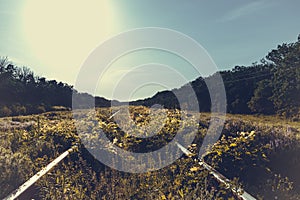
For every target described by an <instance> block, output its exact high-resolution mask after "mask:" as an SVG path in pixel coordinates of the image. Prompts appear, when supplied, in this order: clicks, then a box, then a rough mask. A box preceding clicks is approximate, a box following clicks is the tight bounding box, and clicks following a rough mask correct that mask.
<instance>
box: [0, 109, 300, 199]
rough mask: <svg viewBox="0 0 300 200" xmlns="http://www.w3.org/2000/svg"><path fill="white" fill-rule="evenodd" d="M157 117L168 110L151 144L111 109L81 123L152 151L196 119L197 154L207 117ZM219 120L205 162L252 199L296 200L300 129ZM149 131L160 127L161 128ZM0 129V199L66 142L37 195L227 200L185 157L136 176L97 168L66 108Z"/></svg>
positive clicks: (266, 120) (145, 116) (142, 112)
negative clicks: (183, 122) (217, 132)
mask: <svg viewBox="0 0 300 200" xmlns="http://www.w3.org/2000/svg"><path fill="white" fill-rule="evenodd" d="M163 112H166V113H168V115H167V119H166V124H165V125H164V126H163V128H161V129H160V131H159V132H158V133H157V134H158V136H154V137H155V138H156V140H155V141H156V142H154V143H153V142H151V141H150V140H147V139H141V138H136V137H133V136H131V135H130V134H132V133H130V132H124V131H122V129H120V128H118V125H117V124H115V122H114V121H113V119H109V116H110V115H111V113H112V111H111V110H110V109H108V108H101V109H98V110H97V115H96V122H97V123H95V121H92V123H89V121H86V122H83V123H82V124H81V125H82V126H83V128H86V129H87V130H89V131H90V132H91V133H93V134H97V130H99V128H101V129H102V130H104V131H105V133H106V134H107V136H108V138H110V139H111V141H112V142H114V144H115V145H117V146H119V147H120V148H123V149H124V150H133V151H137V152H143V151H147V149H148V150H151V149H156V148H158V147H160V146H161V145H164V144H165V143H167V142H168V141H169V140H170V139H172V138H173V136H174V134H176V132H177V131H178V130H177V129H176V124H177V123H178V122H180V121H181V118H180V117H179V116H180V114H183V115H187V116H188V117H189V118H195V119H199V120H200V122H199V123H198V126H199V129H198V130H197V134H196V138H195V139H194V142H193V145H191V147H190V150H191V151H193V152H195V153H197V152H198V150H199V147H200V146H201V143H202V140H203V136H204V135H205V133H206V131H207V126H208V125H209V119H210V114H208V113H207V114H206V113H201V114H199V113H181V112H182V111H179V110H168V111H167V110H163ZM130 113H131V117H132V119H133V120H134V121H135V123H136V124H137V125H142V124H147V123H150V121H149V109H148V108H146V107H131V108H130ZM87 117H88V118H89V117H90V116H87ZM227 117H228V118H227V120H226V123H225V128H224V130H223V133H222V136H221V137H220V140H219V141H218V142H217V143H216V144H215V145H214V146H213V148H212V149H211V151H209V152H208V153H207V154H206V156H205V160H206V162H208V163H209V164H211V165H212V166H215V167H216V168H217V169H218V170H219V171H220V172H222V173H223V174H224V175H225V176H227V177H228V178H230V179H231V180H233V181H234V182H235V183H236V185H240V184H242V185H243V187H244V188H245V189H246V190H247V191H248V192H250V193H251V194H253V195H254V196H256V197H258V198H264V199H274V198H277V199H299V198H300V193H299V191H300V188H299V185H300V177H299V174H298V169H299V167H300V159H299V156H298V155H299V153H300V141H299V131H300V124H299V123H298V122H289V121H283V120H280V119H279V118H278V119H277V118H275V117H256V118H254V119H253V116H245V115H243V116H236V115H229V116H227ZM188 121H193V120H188ZM273 122H274V123H273ZM188 123H189V122H188ZM152 126H156V127H160V126H161V123H155V124H152ZM185 127H187V128H188V126H185ZM154 128H155V127H154ZM0 129H1V131H0V137H1V140H0V148H1V151H0V153H1V155H0V171H1V177H0V188H1V191H0V198H3V197H5V196H6V195H7V194H8V193H9V192H11V191H12V190H13V189H16V188H17V187H18V186H19V185H20V184H21V183H23V182H24V181H25V180H27V179H28V178H29V177H31V176H32V175H34V174H35V173H36V172H37V171H39V170H40V169H41V168H42V167H44V166H46V165H47V164H48V163H49V162H51V160H53V159H54V158H56V157H57V156H58V155H59V154H61V153H62V152H63V151H65V150H67V149H68V148H69V147H71V146H73V145H78V146H79V148H78V151H77V152H75V153H73V154H71V155H70V156H69V157H68V158H67V159H66V160H64V161H63V162H62V163H60V164H59V165H58V166H56V167H55V168H54V169H53V170H52V171H51V172H50V173H49V174H48V175H46V176H44V177H43V178H42V179H41V180H39V181H38V182H37V184H36V186H37V188H38V189H37V190H36V192H37V193H38V198H43V199H230V198H232V199H234V198H235V196H234V195H233V194H232V193H231V192H230V190H229V189H228V188H226V187H225V186H223V185H220V184H219V183H218V182H216V181H215V180H214V179H213V178H212V177H211V175H210V174H208V172H207V171H206V170H203V169H202V168H201V167H200V166H199V165H198V164H197V163H196V162H194V160H193V159H191V158H188V157H185V156H182V157H181V158H180V159H178V160H177V161H176V162H174V163H173V164H171V165H169V166H167V167H165V168H163V169H160V170H158V171H153V172H148V173H142V174H130V173H124V172H119V171H116V170H114V169H111V168H109V167H106V166H104V165H103V164H101V163H99V162H98V161H97V160H95V159H94V158H93V156H91V154H90V153H89V152H88V151H87V150H86V149H85V147H84V146H83V145H82V144H81V141H80V138H79V137H78V135H77V134H76V130H75V126H74V121H73V119H72V114H71V113H70V112H67V111H62V112H50V113H45V114H41V115H32V116H24V117H13V118H11V117H10V118H2V119H1V123H0ZM136 131H137V130H136ZM92 139H93V137H91V140H92ZM141 143H142V144H143V145H140V144H141ZM145 148H146V149H145ZM283 160H284V162H282V161H283Z"/></svg>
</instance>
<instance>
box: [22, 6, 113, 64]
mask: <svg viewBox="0 0 300 200" xmlns="http://www.w3.org/2000/svg"><path fill="white" fill-rule="evenodd" d="M112 11H113V9H112V5H111V3H110V2H109V1H103V0H102V1H98V0H88V1H74V0H63V1H62V0H52V1H40V0H29V1H26V4H25V5H24V10H23V14H22V27H23V31H24V36H25V40H26V42H27V43H28V45H29V48H30V50H31V53H32V54H33V55H34V56H36V57H37V58H38V59H39V60H40V61H41V63H47V65H48V66H51V67H55V68H57V69H59V68H61V67H66V68H69V69H70V67H71V68H73V69H74V68H75V67H76V68H78V67H79V66H80V64H81V63H82V62H83V61H84V60H85V58H86V57H87V56H88V54H89V53H90V52H91V51H92V50H93V49H94V48H95V47H97V45H99V44H100V43H101V42H102V41H103V40H104V39H106V38H108V37H109V36H110V34H112V33H114V29H115V27H116V23H115V22H117V20H115V16H114V14H115V12H112Z"/></svg>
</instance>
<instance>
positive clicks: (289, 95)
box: [132, 36, 300, 119]
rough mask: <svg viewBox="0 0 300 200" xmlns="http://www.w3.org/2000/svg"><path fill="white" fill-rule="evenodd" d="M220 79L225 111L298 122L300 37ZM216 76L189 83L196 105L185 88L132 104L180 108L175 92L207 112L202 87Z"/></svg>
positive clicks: (205, 98)
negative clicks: (195, 96)
mask: <svg viewBox="0 0 300 200" xmlns="http://www.w3.org/2000/svg"><path fill="white" fill-rule="evenodd" d="M219 73H220V74H221V76H222V78H223V81H224V85H225V90H226V96H227V112H228V113H233V114H264V115H272V114H278V115H281V116H284V117H294V118H295V119H299V108H300V102H299V99H300V36H299V38H298V41H297V42H294V43H290V44H282V45H278V47H277V49H274V50H272V51H271V52H269V53H268V54H267V56H266V57H265V58H263V59H262V60H261V61H260V62H256V63H253V65H251V66H235V67H234V68H233V69H232V70H227V71H220V72H219ZM214 76H215V74H214V75H211V76H210V77H205V78H202V77H199V78H197V79H196V80H194V81H192V82H190V83H189V84H190V85H191V86H192V87H193V89H194V91H195V93H196V95H197V98H198V102H193V101H191V100H190V99H192V97H191V94H189V93H187V92H186V91H185V86H183V87H181V88H179V89H174V90H171V91H162V92H158V93H157V94H156V95H154V96H153V97H151V98H147V99H144V100H139V101H135V102H132V105H145V106H151V105H153V104H161V105H164V106H165V107H167V108H179V104H178V101H177V99H176V97H175V95H174V92H176V93H177V94H179V96H185V97H186V100H185V101H184V102H181V103H182V104H184V103H186V104H187V105H189V107H191V108H193V107H194V105H192V104H193V103H199V108H200V111H202V112H209V111H210V107H211V102H210V97H209V92H208V89H207V86H206V84H205V81H206V80H209V79H211V78H213V77H214Z"/></svg>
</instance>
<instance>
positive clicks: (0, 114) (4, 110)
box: [0, 106, 12, 117]
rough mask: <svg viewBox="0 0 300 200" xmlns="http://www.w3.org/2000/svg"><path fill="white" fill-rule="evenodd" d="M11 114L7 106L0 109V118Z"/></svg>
mask: <svg viewBox="0 0 300 200" xmlns="http://www.w3.org/2000/svg"><path fill="white" fill-rule="evenodd" d="M11 114H12V111H11V110H10V109H9V108H8V107H7V106H3V107H2V108H1V109H0V117H6V116H10V115H11Z"/></svg>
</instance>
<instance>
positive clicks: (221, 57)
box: [0, 0, 300, 99]
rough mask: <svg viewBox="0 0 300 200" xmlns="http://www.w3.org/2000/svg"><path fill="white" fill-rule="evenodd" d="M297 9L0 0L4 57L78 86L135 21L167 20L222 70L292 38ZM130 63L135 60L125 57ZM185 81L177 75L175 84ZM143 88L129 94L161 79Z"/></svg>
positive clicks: (268, 1)
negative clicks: (87, 63)
mask: <svg viewBox="0 0 300 200" xmlns="http://www.w3.org/2000/svg"><path fill="white" fill-rule="evenodd" d="M74 2H76V3H74ZM99 2H100V3H99ZM299 8H300V1H298V0H256V1H240V0H228V1H227V0H226V1H225V0H224V1H203V0H199V1H196V0H190V1H183V0H182V1H179V0H163V1H162V0H151V1H149V0H148V1H146V0H128V1H121V0H102V1H96V0H85V1H79V0H78V1H72V0H52V1H50V0H49V1H46V0H44V1H42V0H23V1H22V0H0V42H1V45H0V56H8V57H9V58H10V60H12V61H13V62H15V63H17V64H18V65H21V66H22V65H25V66H29V67H30V68H31V69H33V70H34V71H35V72H36V74H38V75H40V76H45V77H47V78H49V79H57V80H61V81H63V82H67V83H69V84H72V85H73V84H74V83H75V80H76V77H77V74H78V72H79V69H80V66H81V65H82V63H83V62H84V60H85V59H86V58H87V56H88V55H89V53H90V52H91V51H92V50H93V49H94V48H96V47H97V46H98V45H99V44H100V43H101V42H102V41H104V40H105V39H107V38H109V37H111V36H113V35H115V34H118V33H120V32H122V31H127V30H130V29H133V28H142V27H163V28H169V29H174V30H176V31H179V32H182V33H184V34H186V35H188V36H190V37H192V38H193V39H195V40H196V41H197V42H198V43H200V44H201V45H202V46H203V47H204V48H205V49H206V50H207V51H208V53H209V54H210V56H211V57H212V59H213V60H214V62H215V63H216V65H217V67H218V68H219V69H220V70H223V69H230V68H232V67H234V66H235V65H250V64H251V63H252V62H255V61H259V60H260V59H261V58H262V57H264V56H265V55H266V53H267V52H268V51H270V50H271V49H273V48H276V46H277V45H278V44H281V43H283V42H292V41H295V40H296V39H297V36H298V34H299V33H300V26H299V21H300V12H299ZM148 53H149V52H148ZM136 55H137V56H136V58H135V59H137V60H140V61H143V59H145V60H147V63H149V62H150V61H151V59H150V60H149V59H148V58H147V59H146V57H147V56H146V54H144V55H141V54H139V53H137V54H136ZM150 55H151V54H150ZM148 57H149V56H148ZM153 58H155V59H154V62H162V64H166V63H167V64H169V65H174V66H175V65H180V66H176V67H175V68H177V69H179V68H180V67H182V68H184V69H187V70H184V71H185V72H186V77H187V78H188V79H189V80H192V79H194V78H196V77H197V74H194V73H193V71H192V70H189V69H188V68H189V66H188V65H187V64H186V65H185V64H184V62H182V61H178V60H176V59H174V58H172V56H171V57H170V56H166V57H165V58H161V56H157V55H156V56H155V55H154V54H153ZM133 60H134V59H133ZM140 61H139V62H136V61H133V63H139V64H141V62H140ZM164 61H165V62H164ZM145 62H146V61H145ZM172 63H173V64H172ZM125 64H126V65H128V66H131V65H130V64H129V61H128V59H127V61H126V62H124V63H123V65H125ZM119 65H120V66H121V65H122V63H121V64H120V63H119ZM116 68H118V67H117V66H116ZM179 71H180V70H179ZM149 73H157V72H149ZM109 76H110V75H108V77H107V79H108V80H110V77H109ZM111 76H112V77H111V79H118V78H116V77H115V74H112V75H111ZM158 76H159V73H158ZM161 76H164V77H165V78H166V79H167V78H168V77H167V76H166V75H165V74H161ZM170 82H172V78H170ZM106 84H107V85H105V84H103V85H100V86H99V87H102V88H104V89H102V90H101V91H100V90H99V91H98V92H97V91H96V93H97V95H101V96H105V97H108V98H110V97H111V96H110V94H109V91H110V90H111V88H109V82H108V83H106ZM124 84H125V85H126V83H124ZM128 84H129V83H128ZM130 84H132V83H130ZM182 84H183V82H180V81H178V82H177V83H174V84H173V85H172V87H179V86H180V85H182ZM145 88H147V89H146V91H145V90H144V91H142V90H141V92H140V93H137V94H135V95H134V97H132V99H136V98H141V97H145V96H151V95H153V94H154V93H155V92H156V90H158V86H157V85H156V86H154V87H153V89H149V87H148V86H147V87H145ZM160 89H166V88H160ZM147 91H149V92H147ZM115 96H118V95H115ZM117 98H119V99H122V97H121V96H120V97H117Z"/></svg>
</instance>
